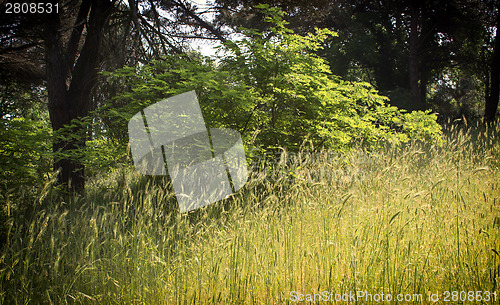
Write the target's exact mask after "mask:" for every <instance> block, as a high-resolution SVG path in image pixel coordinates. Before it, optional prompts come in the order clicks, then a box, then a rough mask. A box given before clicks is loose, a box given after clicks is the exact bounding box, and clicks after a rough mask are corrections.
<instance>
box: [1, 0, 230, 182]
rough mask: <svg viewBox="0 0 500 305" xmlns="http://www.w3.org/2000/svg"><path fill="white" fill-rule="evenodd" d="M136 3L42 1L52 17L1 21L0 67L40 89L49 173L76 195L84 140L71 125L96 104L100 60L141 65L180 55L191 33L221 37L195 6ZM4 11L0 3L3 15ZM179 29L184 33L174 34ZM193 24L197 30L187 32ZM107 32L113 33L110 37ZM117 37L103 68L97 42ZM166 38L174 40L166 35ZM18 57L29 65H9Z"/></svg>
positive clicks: (82, 177) (12, 17) (134, 0)
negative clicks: (116, 50)
mask: <svg viewBox="0 0 500 305" xmlns="http://www.w3.org/2000/svg"><path fill="white" fill-rule="evenodd" d="M32 2H33V1H32ZM140 2H141V4H142V7H145V9H143V10H142V11H139V10H138V7H139V5H138V3H139V1H138V0H129V1H128V3H126V4H125V3H124V2H123V1H118V0H102V1H101V0H89V1H85V0H84V1H75V0H68V1H56V0H52V1H50V2H48V4H47V5H52V8H54V9H53V10H52V13H43V14H22V13H20V14H4V15H5V16H6V17H7V18H5V19H3V20H2V21H1V23H0V39H1V40H2V48H1V49H0V56H2V57H1V58H0V65H1V66H3V67H7V68H8V69H9V73H7V74H12V75H13V76H15V77H16V79H17V81H19V82H23V83H33V82H34V80H36V81H38V82H40V81H42V82H43V84H44V85H45V88H46V90H47V95H48V111H49V115H50V123H51V127H52V129H53V131H54V134H55V137H54V140H53V151H54V153H55V156H56V158H55V160H54V168H55V169H59V170H60V173H59V181H60V182H61V183H63V184H65V185H67V186H71V188H72V189H74V190H76V191H82V190H83V188H84V184H85V172H84V166H83V164H82V162H80V160H79V159H78V158H75V157H74V156H72V154H73V152H75V151H77V150H80V149H82V148H84V147H85V145H86V140H87V138H88V137H87V131H88V130H87V129H86V127H84V126H83V125H81V124H76V121H78V120H80V119H82V118H84V117H86V116H87V115H88V114H89V113H90V111H92V110H93V109H94V108H95V107H96V106H97V104H98V103H96V99H95V98H96V97H99V94H96V92H95V88H96V87H97V86H98V81H99V80H98V72H99V70H100V69H102V67H103V66H106V65H105V63H106V62H107V63H108V66H114V67H115V68H116V67H117V66H118V67H119V66H120V65H123V64H125V63H134V62H135V63H137V62H139V61H143V62H144V61H146V62H147V61H148V60H150V59H151V56H153V57H157V58H159V57H160V56H161V55H162V54H167V53H170V52H177V53H182V48H183V43H182V42H183V41H185V39H188V38H190V37H189V36H188V35H190V34H192V33H195V34H200V35H205V36H206V37H209V36H210V35H206V32H210V33H211V35H212V36H215V37H217V39H221V40H224V37H223V35H222V33H221V32H220V31H219V30H218V29H217V28H215V27H213V26H211V25H210V24H209V23H207V22H205V21H204V20H203V18H201V17H200V16H199V15H198V14H197V13H196V12H195V7H193V6H191V5H188V4H187V3H185V2H183V1H181V0H179V1H161V0H144V1H140ZM33 3H35V2H33ZM56 5H57V8H58V11H56V9H55V7H56ZM157 7H160V8H162V9H164V10H166V11H168V12H171V13H172V15H173V17H172V16H169V15H166V16H165V15H162V14H161V13H160V12H159V10H157ZM5 8H6V5H5V2H4V3H3V8H2V10H5ZM179 21H180V22H179ZM183 25H184V29H185V28H188V29H189V28H191V30H183V31H177V33H176V30H177V29H179V28H182V27H183ZM185 25H187V26H188V27H186V26H185ZM193 25H196V28H197V29H202V30H196V29H195V30H193V29H194V27H193ZM112 29H119V30H118V31H116V32H115V33H113V32H111V31H112ZM179 33H180V34H181V35H178V34H179ZM118 34H122V35H123V36H122V37H124V38H125V39H124V40H123V44H122V45H121V48H120V49H121V50H123V51H124V52H123V55H122V56H120V57H119V60H116V59H115V60H113V59H111V62H114V63H113V64H111V65H110V64H109V63H110V61H109V59H110V58H105V55H107V54H106V52H105V51H109V50H110V49H109V48H106V43H107V41H105V40H104V39H103V38H104V37H106V36H107V37H111V36H113V35H115V37H116V35H118ZM173 34H177V35H176V36H174V38H172V36H173ZM129 36H131V37H132V41H131V40H130V39H128V37H129ZM199 37H202V36H199ZM113 41H116V39H115V40H113ZM129 42H130V43H129ZM103 46H104V47H103ZM108 46H109V44H108ZM108 54H109V53H108ZM40 55H41V56H40ZM19 57H24V58H25V59H26V61H27V62H28V64H23V65H24V66H23V65H21V64H19V62H20V61H19V60H18V61H17V62H16V60H15V59H17V58H19ZM129 57H130V59H129ZM21 68H23V69H21ZM44 70H45V73H43V72H42V73H40V71H44ZM19 72H23V73H19ZM23 75H24V76H23ZM26 75H29V76H30V77H26ZM40 75H42V77H40ZM101 96H102V95H101ZM73 155H74V154H73Z"/></svg>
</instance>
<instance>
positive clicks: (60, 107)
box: [45, 0, 111, 192]
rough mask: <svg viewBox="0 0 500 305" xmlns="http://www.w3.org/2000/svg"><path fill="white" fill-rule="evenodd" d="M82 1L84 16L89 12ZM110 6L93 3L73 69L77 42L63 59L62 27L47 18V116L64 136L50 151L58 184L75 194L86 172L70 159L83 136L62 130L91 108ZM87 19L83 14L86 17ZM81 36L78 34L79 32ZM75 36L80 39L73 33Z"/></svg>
mask: <svg viewBox="0 0 500 305" xmlns="http://www.w3.org/2000/svg"><path fill="white" fill-rule="evenodd" d="M85 3H86V1H82V10H81V11H83V12H85V11H86V12H87V13H88V11H89V9H88V7H87V6H83V5H85ZM87 4H88V3H87ZM110 8H111V3H110V2H109V0H107V1H103V0H92V1H91V9H90V14H89V18H88V22H87V25H86V27H87V31H86V32H87V35H86V38H85V43H84V45H83V47H82V50H81V52H80V56H79V57H78V61H77V62H76V64H75V66H74V67H73V62H72V57H73V56H72V55H73V52H74V49H73V47H74V46H73V45H72V43H75V41H76V43H78V42H79V40H80V39H79V38H78V39H73V36H72V39H70V43H69V44H68V49H67V54H66V56H65V54H64V52H63V47H62V41H61V35H60V33H61V30H62V29H61V24H60V20H59V16H58V15H55V14H54V15H52V16H49V18H48V19H47V22H46V34H45V35H46V41H45V42H46V45H45V47H46V51H45V52H46V53H45V59H46V63H47V92H48V99H49V105H48V108H49V115H50V121H51V124H52V129H53V130H54V131H55V132H56V133H59V134H61V135H62V136H65V137H64V138H58V137H56V138H55V139H54V144H53V150H54V152H55V153H56V156H57V155H58V154H60V157H56V158H55V160H54V168H55V170H60V172H59V176H58V181H59V183H61V184H63V185H66V186H68V187H69V188H71V189H72V190H74V191H77V192H81V191H83V189H84V186H85V168H84V166H83V164H81V162H80V161H79V160H78V159H77V158H76V157H75V156H73V157H69V156H68V155H71V153H72V152H74V150H75V149H78V148H84V147H85V142H86V132H85V130H82V127H72V128H65V129H62V128H63V127H65V125H70V124H71V121H72V120H74V119H81V118H83V117H85V116H87V115H88V114H89V111H90V110H91V105H92V94H91V92H92V89H93V87H94V86H95V84H96V81H97V68H98V64H99V46H100V39H101V36H100V32H101V29H102V27H103V26H104V24H105V22H106V20H107V18H108V16H109V13H110ZM84 17H85V19H86V17H87V16H86V14H85V16H84ZM80 33H81V31H80ZM76 35H79V34H78V32H76Z"/></svg>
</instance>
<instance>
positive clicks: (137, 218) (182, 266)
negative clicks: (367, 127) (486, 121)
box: [0, 129, 500, 304]
mask: <svg viewBox="0 0 500 305" xmlns="http://www.w3.org/2000/svg"><path fill="white" fill-rule="evenodd" d="M498 135H499V132H498V130H497V131H496V132H494V131H491V130H490V131H489V132H488V133H487V132H486V131H484V130H483V131H478V130H474V131H472V129H471V130H468V131H467V130H458V129H451V130H448V131H447V132H446V135H445V143H444V145H443V146H442V147H436V146H429V145H426V144H422V143H420V144H419V143H413V144H408V145H406V146H404V147H399V148H398V147H388V148H386V149H384V150H382V151H379V152H377V153H370V154H368V153H365V152H362V151H355V152H353V153H351V154H348V155H334V154H332V153H330V154H328V153H325V152H323V153H321V154H319V153H315V154H311V153H306V152H302V153H301V154H300V155H298V154H295V155H291V154H289V155H286V154H285V155H283V157H282V160H281V162H280V163H278V164H276V165H275V166H274V167H273V168H267V170H262V169H261V170H255V171H254V172H252V174H251V178H250V179H249V182H248V183H247V185H246V186H245V187H244V188H243V189H242V190H241V191H240V192H238V193H237V194H235V195H233V196H232V197H230V198H228V199H226V200H224V201H223V202H219V203H216V204H213V205H210V206H208V207H206V208H203V209H200V210H197V211H195V212H192V213H189V214H179V213H177V212H175V211H174V212H172V211H173V207H175V198H174V196H173V193H172V192H171V190H170V188H169V187H168V185H166V182H165V181H163V180H162V179H159V178H155V179H153V178H147V177H143V176H140V175H138V174H135V173H134V172H133V171H131V170H130V169H122V170H116V171H115V172H113V173H111V174H109V175H107V176H105V177H102V178H99V179H95V180H93V181H91V182H90V183H89V187H88V189H87V193H86V194H85V196H83V197H69V198H68V197H63V196H61V195H59V194H58V192H57V191H55V190H54V188H53V186H52V184H50V183H49V184H47V186H46V187H45V189H44V191H43V192H42V193H41V194H40V195H39V196H38V198H36V200H34V201H33V202H23V200H24V199H23V196H22V195H20V196H19V197H18V198H16V200H17V201H16V202H14V201H13V202H12V203H8V204H7V206H9V205H15V204H20V203H22V204H31V205H33V208H32V209H31V210H30V211H29V213H27V214H26V215H24V216H23V217H21V216H19V215H17V216H16V214H15V213H11V216H10V218H9V221H8V226H9V228H10V235H9V239H8V241H7V243H6V244H5V245H4V248H3V250H2V254H1V255H2V256H1V270H0V293H1V297H0V300H1V301H2V303H3V304H39V303H47V304H50V303H53V304H65V303H68V304H80V303H85V304H178V303H182V304H207V303H216V304H219V303H225V304H283V303H287V302H288V303H295V302H296V301H299V300H300V299H304V301H305V302H304V303H310V302H307V301H308V300H309V299H307V298H311V299H312V300H313V303H325V304H326V303H343V304H347V303H356V301H353V297H354V296H355V297H356V300H357V303H359V304H381V303H382V302H377V301H381V300H382V299H380V298H381V297H382V296H381V294H382V293H383V294H384V297H383V299H384V300H386V301H387V298H388V296H387V294H390V295H391V297H392V299H393V300H396V298H398V295H399V297H400V298H403V300H404V299H405V298H406V301H402V302H400V303H415V304H427V303H431V302H430V301H429V295H428V294H429V292H431V293H432V294H435V293H436V292H438V293H439V295H438V296H436V297H438V298H439V302H438V303H447V304H450V303H452V304H459V303H471V298H473V299H474V300H475V301H478V300H479V298H482V299H483V303H484V304H498V303H499V302H500V301H499V300H500V295H499V294H500V291H499V287H498V285H499V283H498V281H500V253H499V252H500V169H499V168H500V143H499V138H498ZM273 171H274V172H273ZM446 291H449V292H450V293H449V295H448V300H449V301H450V302H444V301H445V298H446ZM453 291H457V293H453ZM461 291H464V293H462V294H460V293H459V292H461ZM477 291H480V293H477ZM472 292H473V293H472ZM487 292H489V293H487ZM494 292H496V294H497V295H496V301H494V300H493V299H494V298H495V295H494V294H493V293H494ZM315 293H316V294H317V295H314V294H315ZM330 293H332V294H330ZM362 294H364V295H362ZM368 294H370V295H368ZM420 295H421V298H422V299H420ZM488 296H489V297H490V301H488V302H484V300H485V299H487V298H488ZM433 297H434V296H433ZM464 297H465V298H466V299H465V302H461V301H460V298H461V299H462V300H464ZM335 298H336V299H337V301H339V302H336V301H335ZM326 299H329V301H328V302H320V301H325V300H326ZM332 299H333V301H332ZM342 299H343V300H342ZM433 300H436V299H435V297H434V299H433ZM299 303H300V302H299ZM385 303H390V302H385ZM475 303H477V304H480V303H481V302H475Z"/></svg>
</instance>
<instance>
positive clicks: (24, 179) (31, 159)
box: [0, 118, 51, 199]
mask: <svg viewBox="0 0 500 305" xmlns="http://www.w3.org/2000/svg"><path fill="white" fill-rule="evenodd" d="M0 125H1V127H0V143H2V145H1V146H0V191H1V192H0V194H1V193H3V194H6V193H7V192H11V191H12V189H17V188H19V187H20V186H32V187H33V188H34V187H36V186H37V185H40V184H42V185H43V184H44V180H45V179H46V178H47V175H48V174H49V172H50V165H51V157H50V155H49V152H50V149H51V147H50V143H51V142H50V134H51V131H50V128H49V127H47V126H46V125H44V123H43V122H40V121H34V120H30V119H26V118H12V119H0ZM4 199H5V198H4Z"/></svg>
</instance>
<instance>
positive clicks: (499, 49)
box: [484, 8, 500, 123]
mask: <svg viewBox="0 0 500 305" xmlns="http://www.w3.org/2000/svg"><path fill="white" fill-rule="evenodd" d="M499 10H500V8H498V9H497V21H496V28H497V33H496V37H495V45H494V47H493V58H492V61H491V67H490V77H489V81H490V86H489V92H487V93H486V105H485V107H484V120H485V121H486V122H487V123H493V122H494V121H495V117H496V113H497V108H498V100H499V97H500V39H499V38H500V37H498V36H499V33H498V31H499V29H500V11H499Z"/></svg>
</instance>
